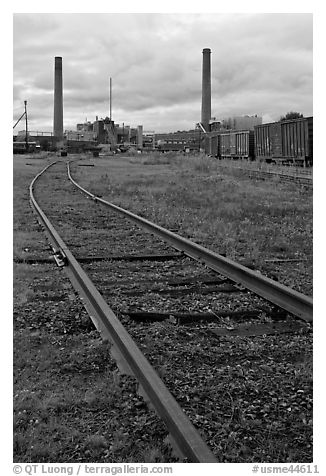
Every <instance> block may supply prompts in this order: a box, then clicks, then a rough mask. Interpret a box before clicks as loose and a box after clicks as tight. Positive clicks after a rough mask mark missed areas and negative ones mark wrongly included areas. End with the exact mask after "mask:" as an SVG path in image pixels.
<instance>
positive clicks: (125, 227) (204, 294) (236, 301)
mask: <svg viewBox="0 0 326 476" xmlns="http://www.w3.org/2000/svg"><path fill="white" fill-rule="evenodd" d="M75 166H76V167H77V166H78V165H75V164H74V167H75ZM67 168H68V176H69V180H70V181H68V179H67V174H66V170H65V169H66V164H65V163H63V162H60V163H58V164H51V165H50V166H49V167H47V168H46V169H44V170H43V171H42V172H41V173H40V174H38V175H37V176H36V177H35V179H34V180H33V182H32V183H31V186H30V196H31V203H32V206H33V208H34V209H35V210H36V212H37V213H38V216H39V219H40V220H41V222H42V224H43V226H44V227H45V230H46V233H47V235H48V237H49V240H50V242H51V243H52V247H53V253H54V258H55V259H56V262H57V264H58V265H59V266H62V267H63V268H64V269H65V271H66V272H67V273H68V276H69V277H70V279H71V281H72V283H73V285H74V287H75V289H77V290H78V292H79V293H80V295H81V297H82V299H83V302H84V305H85V307H86V309H87V310H88V312H89V314H90V316H91V317H92V320H93V322H94V324H95V326H96V327H97V329H98V330H99V331H100V333H101V335H102V336H103V338H105V339H109V340H110V341H111V342H113V347H114V351H113V352H114V353H115V354H116V359H117V361H118V363H119V365H120V367H121V368H122V369H123V371H125V372H130V373H132V374H133V375H135V376H136V378H137V379H138V381H139V383H140V385H141V387H142V389H143V390H142V391H143V392H144V394H145V395H146V398H147V399H149V400H150V401H151V403H152V405H153V406H154V408H155V410H156V412H157V413H158V414H159V415H160V417H161V418H162V419H163V420H164V422H165V424H166V425H167V427H168V429H169V432H170V435H171V439H172V441H173V444H174V445H175V446H176V447H177V450H179V452H180V453H181V454H182V455H183V456H184V457H186V458H187V459H188V460H189V461H196V462H216V461H219V460H221V455H220V446H219V441H220V439H221V438H223V436H224V435H223V432H221V421H223V419H224V420H225V419H226V421H227V424H228V425H229V427H230V425H231V426H232V425H234V426H235V427H237V425H239V421H238V420H239V415H238V413H239V408H238V407H237V406H236V405H235V403H234V395H233V394H232V393H231V392H227V394H228V397H227V402H225V392H224V401H223V403H221V404H220V402H218V404H217V407H218V408H216V403H217V402H216V398H217V397H219V398H221V394H220V390H221V389H220V388H219V386H218V381H217V380H218V378H219V377H221V376H224V377H225V367H226V368H227V372H229V371H230V368H229V366H228V365H227V363H228V362H227V360H225V359H227V355H228V353H227V347H228V345H227V342H228V340H227V339H230V338H231V339H236V340H237V339H238V340H239V339H240V340H241V339H248V338H250V337H252V336H256V337H257V338H258V339H261V340H262V339H266V335H271V336H272V337H271V339H272V340H271V342H273V339H276V340H277V339H280V340H282V339H283V338H285V337H280V336H286V335H288V333H295V334H298V335H299V336H301V338H302V339H303V340H304V339H305V336H306V335H308V334H310V331H311V329H310V325H309V323H310V322H311V321H312V300H311V298H309V297H307V296H304V295H302V294H301V293H298V292H297V291H294V290H292V289H289V288H287V287H286V286H283V285H282V284H280V283H278V282H275V281H273V280H271V279H269V278H266V277H264V276H262V275H261V274H260V273H257V272H255V271H253V270H251V269H249V268H246V267H245V266H242V265H240V264H238V263H235V262H233V261H231V260H229V259H227V258H225V257H223V256H219V255H217V254H215V253H213V252H211V251H209V250H207V249H205V248H204V247H202V246H200V245H197V244H195V243H192V242H191V241H189V240H187V239H184V238H182V237H180V236H178V235H176V234H175V233H173V232H171V231H169V230H165V229H163V228H162V227H160V226H158V225H155V224H153V223H151V222H149V221H148V220H146V219H144V218H142V217H139V216H136V215H134V214H133V213H131V212H128V211H126V210H123V209H121V208H120V207H117V206H115V205H113V204H110V203H108V202H106V201H105V200H103V199H102V198H101V197H97V196H95V195H94V194H92V193H91V192H90V191H88V190H85V189H84V188H83V187H81V186H80V185H79V184H78V183H77V182H76V181H75V180H74V178H73V173H72V172H71V170H70V166H69V164H68V165H67ZM49 187H51V194H50V193H49ZM45 192H47V193H45ZM80 192H82V194H81V193H80ZM103 206H105V207H106V208H104V207H103ZM57 230H58V231H57ZM143 230H146V231H147V233H145V234H144V231H143ZM77 231H78V234H77V233H76V232H77ZM162 240H164V241H162ZM172 247H173V249H172ZM175 250H177V252H176V251H175ZM79 263H83V265H85V266H84V269H82V268H81V266H80V264H79ZM280 308H281V309H283V312H280V311H279V309H280ZM291 316H292V317H293V316H296V317H298V318H299V320H300V321H297V320H294V319H292V317H291ZM275 318H276V319H277V320H278V322H275V321H274V320H273V319H275ZM280 320H281V321H280ZM300 322H301V323H300ZM186 323H187V325H188V327H185V326H184V324H186ZM306 323H308V324H306ZM176 324H179V325H180V326H179V327H176ZM176 328H177V332H175V329H176ZM133 338H134V339H135V341H136V342H137V343H135V342H134V341H133ZM224 338H225V339H226V341H225V342H224V341H223V339H224ZM221 339H222V340H221ZM221 342H222V344H223V345H221ZM239 342H240V341H239ZM266 344H268V343H264V344H262V345H263V346H264V345H266ZM237 345H238V347H239V348H238V349H237V352H236V362H237V364H236V367H235V370H234V372H235V374H234V375H232V371H231V374H230V378H232V377H235V378H237V379H240V381H241V385H240V388H238V391H239V392H240V394H243V395H246V394H247V395H250V393H252V392H253V393H255V392H254V390H253V388H252V379H253V377H254V375H253V374H252V369H251V368H250V367H251V365H252V363H253V362H254V361H255V357H254V355H251V356H245V355H243V352H242V349H241V344H239V343H238V344H237ZM138 347H139V348H138ZM231 347H232V346H231ZM206 349H210V351H211V349H214V351H215V357H217V359H216V361H215V362H214V359H213V360H212V355H211V352H207V356H206ZM225 350H226V352H225ZM189 353H190V354H192V355H189ZM143 354H145V356H146V357H147V358H146V357H144V355H143ZM271 355H272V352H271V353H270V352H268V358H269V359H271V358H272V357H271ZM147 359H148V360H149V362H150V363H151V364H153V366H154V367H155V369H156V371H155V370H154V369H153V367H152V365H151V364H150V363H149V362H148V360H147ZM165 359H166V361H165ZM258 360H259V359H258ZM276 360H277V359H276ZM212 364H214V367H213V369H212ZM216 365H217V367H216ZM263 365H264V364H261V365H260V370H261V367H262V366H263ZM219 366H221V368H219ZM175 367H178V368H177V369H175ZM221 369H223V370H221ZM174 370H175V372H174ZM262 370H264V369H262ZM158 373H159V374H160V376H161V377H162V379H163V380H164V382H166V385H165V384H164V383H163V382H162V379H161V378H160V377H159V375H158ZM183 374H185V375H183ZM187 379H188V381H190V384H189V383H187ZM166 387H168V388H169V390H168V389H167V388H166ZM189 387H191V388H190V389H189ZM197 389H198V391H197ZM185 390H187V391H188V396H187V392H185ZM189 395H190V396H189ZM174 396H176V398H177V400H178V402H179V403H180V404H181V406H182V408H183V409H184V411H182V410H181V408H180V406H179V403H177V402H176V400H175V398H174ZM245 401H246V400H245ZM226 407H227V408H228V411H226V412H225V408H226ZM184 412H185V413H186V414H187V416H186V415H185V413H184ZM195 427H196V428H197V430H196V429H195ZM222 428H223V425H222ZM198 429H199V430H200V431H201V433H202V434H204V439H205V440H206V442H204V441H203V440H202V438H201V436H200V435H199V434H198ZM230 431H231V433H232V430H231V427H230ZM239 437H240V438H241V435H239ZM248 438H249V437H248ZM250 438H251V437H250ZM222 460H223V459H222Z"/></svg>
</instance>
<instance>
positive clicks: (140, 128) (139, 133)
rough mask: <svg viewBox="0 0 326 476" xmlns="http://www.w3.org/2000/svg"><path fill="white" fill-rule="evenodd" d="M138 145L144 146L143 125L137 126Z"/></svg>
mask: <svg viewBox="0 0 326 476" xmlns="http://www.w3.org/2000/svg"><path fill="white" fill-rule="evenodd" d="M137 147H138V149H142V148H143V126H137Z"/></svg>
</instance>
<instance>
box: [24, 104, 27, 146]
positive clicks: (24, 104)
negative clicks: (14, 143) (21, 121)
mask: <svg viewBox="0 0 326 476" xmlns="http://www.w3.org/2000/svg"><path fill="white" fill-rule="evenodd" d="M24 105H25V124H26V127H25V128H26V135H25V142H26V152H28V122H27V101H24Z"/></svg>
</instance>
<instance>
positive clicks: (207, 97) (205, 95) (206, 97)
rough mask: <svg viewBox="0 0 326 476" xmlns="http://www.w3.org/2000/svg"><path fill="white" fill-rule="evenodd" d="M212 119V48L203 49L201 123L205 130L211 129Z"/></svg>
mask: <svg viewBox="0 0 326 476" xmlns="http://www.w3.org/2000/svg"><path fill="white" fill-rule="evenodd" d="M210 119H211V50H210V48H204V49H203V81H202V103H201V123H202V125H203V126H204V128H205V130H206V131H208V130H209V121H210Z"/></svg>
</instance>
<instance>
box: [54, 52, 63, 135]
mask: <svg viewBox="0 0 326 476" xmlns="http://www.w3.org/2000/svg"><path fill="white" fill-rule="evenodd" d="M53 136H54V140H55V142H56V143H58V142H60V141H62V140H63V94H62V58H61V56H56V57H55V58H54V113H53Z"/></svg>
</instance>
